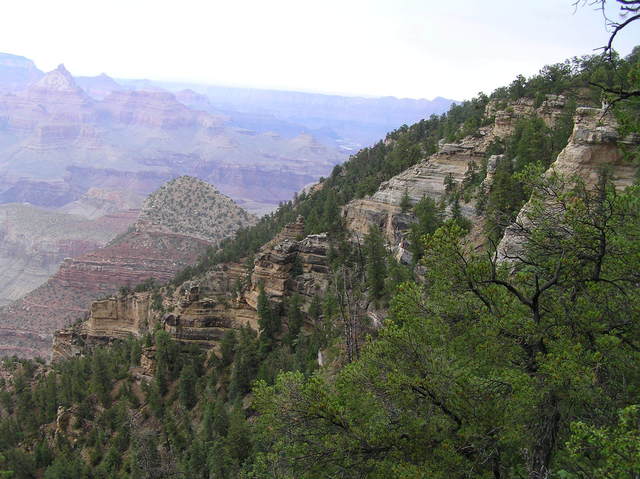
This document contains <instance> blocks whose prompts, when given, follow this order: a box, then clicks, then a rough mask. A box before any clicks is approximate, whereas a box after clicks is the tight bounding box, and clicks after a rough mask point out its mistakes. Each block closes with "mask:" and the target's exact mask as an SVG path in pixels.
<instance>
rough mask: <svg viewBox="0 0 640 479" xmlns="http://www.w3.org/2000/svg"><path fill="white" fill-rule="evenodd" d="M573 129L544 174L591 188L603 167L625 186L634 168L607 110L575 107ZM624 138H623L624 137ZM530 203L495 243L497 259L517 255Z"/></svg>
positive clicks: (617, 183) (631, 179)
mask: <svg viewBox="0 0 640 479" xmlns="http://www.w3.org/2000/svg"><path fill="white" fill-rule="evenodd" d="M574 120H575V122H574V128H573V132H572V134H571V137H570V138H569V142H568V143H567V146H566V147H565V148H564V149H563V150H562V151H561V152H560V154H559V155H558V158H557V159H556V161H555V162H554V163H553V164H552V165H551V167H550V168H549V170H548V171H547V173H546V174H547V175H550V174H552V173H557V174H559V175H562V176H563V177H565V178H566V179H568V180H571V179H572V178H578V179H580V180H581V181H583V182H584V184H585V185H586V186H587V188H594V187H595V186H596V185H597V184H598V181H599V179H600V176H601V174H602V173H603V171H604V170H606V171H607V173H608V174H609V175H610V178H611V180H612V181H613V183H614V185H615V186H616V188H618V189H623V188H626V187H627V186H630V185H632V184H633V183H634V181H635V179H636V178H637V170H638V167H637V166H636V165H634V164H632V163H630V162H628V161H625V160H624V158H623V155H622V152H621V150H620V148H619V143H620V141H622V140H623V139H621V138H620V137H619V134H618V124H617V122H616V120H615V118H614V117H613V114H612V113H611V112H610V111H608V110H602V109H598V108H585V107H583V108H578V109H577V110H576V114H575V119H574ZM624 140H625V141H626V140H627V139H624ZM529 212H530V204H529V203H527V204H525V205H524V207H523V208H522V209H521V210H520V212H519V213H518V217H517V218H516V221H515V223H514V224H513V225H511V226H509V227H507V229H506V230H505V234H504V236H503V238H502V240H501V242H500V244H499V246H498V254H499V259H500V260H508V259H510V258H515V257H517V256H518V253H519V251H521V250H522V247H523V242H524V238H523V236H522V235H521V234H520V232H521V231H526V230H527V226H529V225H531V220H530V219H529Z"/></svg>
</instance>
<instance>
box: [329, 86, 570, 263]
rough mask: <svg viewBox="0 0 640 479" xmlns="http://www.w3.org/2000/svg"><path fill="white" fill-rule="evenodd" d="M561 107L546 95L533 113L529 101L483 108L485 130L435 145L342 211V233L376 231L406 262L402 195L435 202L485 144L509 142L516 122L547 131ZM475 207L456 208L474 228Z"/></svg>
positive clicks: (480, 157) (481, 155)
mask: <svg viewBox="0 0 640 479" xmlns="http://www.w3.org/2000/svg"><path fill="white" fill-rule="evenodd" d="M565 103H566V101H565V99H564V97H562V96H557V95H548V97H547V99H546V100H545V101H544V102H543V103H542V105H541V106H540V107H538V108H534V102H533V100H532V99H527V98H523V99H520V100H518V101H516V102H511V103H504V104H499V103H498V102H496V101H491V102H489V103H488V105H487V106H486V108H485V114H484V117H485V123H489V124H488V125H487V126H483V127H480V128H479V129H478V131H477V132H476V133H475V134H474V135H471V136H467V137H465V138H463V139H462V140H461V141H460V142H459V143H445V142H441V143H440V145H439V150H438V151H437V152H436V153H435V154H433V155H431V156H429V157H428V158H425V159H424V160H422V161H421V162H419V163H418V164H416V165H414V166H412V167H410V168H408V169H407V170H405V171H403V172H402V173H400V174H399V175H397V176H395V177H393V178H391V179H390V180H389V181H386V182H384V183H382V185H380V187H379V189H378V191H376V192H375V193H374V194H373V195H371V196H370V197H366V198H363V199H357V200H353V201H351V202H350V203H349V204H347V205H346V206H345V207H344V208H343V211H342V215H343V219H344V221H345V224H346V227H347V229H348V230H349V231H351V232H352V233H353V235H354V236H355V237H356V238H362V237H363V236H364V235H366V234H367V232H368V230H369V226H371V225H377V226H379V227H380V228H381V229H382V231H383V233H384V235H385V237H386V239H387V242H388V243H389V244H390V245H391V246H393V247H394V248H396V249H397V250H398V251H397V253H398V255H399V257H406V251H404V249H403V242H404V237H405V233H406V231H407V229H408V228H409V227H410V225H411V224H412V223H413V222H414V221H415V218H414V217H413V214H412V213H411V212H406V213H403V212H402V210H401V208H400V202H401V200H402V197H403V196H404V195H405V193H406V194H407V195H408V197H409V200H410V203H411V204H413V205H414V204H416V203H417V202H418V201H420V199H421V198H423V197H424V196H427V197H429V198H432V199H433V200H435V201H436V202H440V201H441V200H443V198H444V197H445V194H446V190H445V179H446V178H450V179H451V180H453V181H454V182H455V183H457V184H460V183H461V182H462V180H463V178H464V176H465V173H466V172H467V169H468V168H469V165H470V164H471V163H472V162H473V163H474V164H475V166H476V167H480V165H481V164H482V162H483V161H484V159H485V158H486V153H487V151H488V149H489V147H490V146H491V144H492V143H493V142H494V141H496V140H502V139H505V138H507V137H509V136H510V135H511V134H512V133H513V132H514V130H515V127H516V122H517V120H518V119H520V118H524V117H527V116H530V115H537V116H539V117H540V118H542V119H543V120H544V121H545V123H547V124H548V125H549V126H552V125H553V124H554V123H555V121H556V120H557V118H558V117H559V116H560V115H561V114H562V111H563V108H564V106H565ZM488 169H489V168H488ZM487 181H490V177H489V178H488V179H487ZM475 206H476V205H475V200H471V201H469V202H467V203H465V202H461V203H460V207H461V213H462V214H463V215H464V216H466V217H467V218H469V219H471V220H472V222H473V223H474V224H478V222H479V218H477V217H476V214H475Z"/></svg>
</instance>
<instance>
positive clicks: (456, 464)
mask: <svg viewBox="0 0 640 479" xmlns="http://www.w3.org/2000/svg"><path fill="white" fill-rule="evenodd" d="M603 185H604V183H603ZM528 187H529V188H530V189H531V191H532V192H533V200H532V207H531V210H530V213H529V221H530V222H531V223H530V224H531V225H532V226H531V228H530V229H527V230H523V231H522V234H523V237H522V240H523V244H524V245H525V249H524V251H522V252H521V253H520V256H519V257H521V258H522V261H521V262H520V263H518V264H516V267H515V271H514V270H513V268H514V267H513V266H511V267H510V266H509V265H508V264H502V265H501V264H499V263H496V262H495V257H494V256H493V255H486V254H478V253H476V252H474V250H473V248H472V247H471V246H469V245H467V244H466V243H465V242H464V240H463V238H464V232H463V230H462V229H461V228H460V227H459V226H458V225H456V224H455V223H453V222H449V223H447V224H446V225H445V226H444V227H442V228H440V229H439V230H438V231H436V232H435V233H434V234H433V235H431V236H430V237H429V238H428V241H427V252H426V255H425V257H424V265H425V267H426V275H427V277H426V278H425V281H424V283H420V284H418V283H407V284H405V285H404V286H403V287H402V289H401V291H400V293H399V294H398V295H397V296H396V297H395V298H394V300H393V304H392V315H391V321H390V322H389V323H388V324H387V325H386V327H385V328H384V329H383V330H382V331H381V332H380V334H379V337H378V339H377V340H376V341H373V342H371V343H369V344H368V345H367V347H366V349H365V350H364V351H363V353H362V355H361V357H360V359H359V360H357V361H355V362H353V363H352V364H350V365H349V366H347V367H345V368H343V369H342V370H341V371H340V372H339V373H338V375H337V377H335V378H331V377H326V376H323V375H321V374H318V375H315V376H313V377H312V378H309V379H305V378H304V377H303V376H302V375H300V374H296V373H289V374H285V375H281V376H280V377H279V378H278V380H277V381H276V383H275V385H273V386H268V385H267V384H265V383H262V384H260V385H259V386H258V388H257V389H256V391H255V395H256V407H257V409H258V411H259V412H260V415H259V417H258V433H259V435H258V443H259V444H260V448H261V449H260V450H261V452H260V453H259V454H258V456H257V459H256V461H255V463H254V470H253V472H254V474H255V477H273V476H272V475H271V476H270V474H274V471H275V474H276V475H277V476H279V477H300V478H323V477H327V478H329V477H339V476H340V474H341V471H349V473H350V474H351V475H353V476H355V477H374V478H375V477H520V476H528V477H531V478H533V477H545V475H547V474H548V472H549V471H551V472H557V473H558V474H561V472H560V471H565V473H566V474H577V475H576V476H575V477H601V475H602V474H604V473H608V474H611V477H629V476H628V475H624V474H627V473H628V471H631V470H634V467H637V464H636V463H635V462H634V461H637V450H638V447H639V446H638V444H639V443H638V435H637V434H638V429H637V411H636V409H634V408H632V409H630V410H629V409H627V410H626V412H625V414H624V415H623V420H622V422H620V423H618V418H617V417H615V415H613V414H611V413H612V411H615V410H616V409H617V408H620V407H622V408H624V407H628V406H629V405H631V404H635V401H637V390H638V387H640V374H638V369H637V361H638V360H640V356H639V355H638V351H639V350H640V348H639V346H640V329H639V325H638V324H637V322H636V321H629V318H634V317H637V315H638V313H640V292H639V291H638V289H637V287H636V281H637V279H638V277H637V271H638V270H639V267H640V263H638V261H639V258H640V241H639V239H638V238H640V221H639V220H640V190H639V189H638V188H637V187H636V188H632V189H630V190H629V191H628V192H626V193H624V194H619V193H616V191H615V190H614V189H613V188H612V187H611V186H602V187H601V188H600V189H599V190H598V191H596V192H590V191H587V190H586V189H585V188H584V187H583V186H582V185H581V184H580V183H579V182H575V183H573V184H572V183H571V182H567V181H566V180H564V179H562V178H559V177H549V178H547V179H545V180H544V181H542V180H538V183H534V184H531V185H529V186H528ZM549 192H553V194H552V195H551V197H549V196H548V193H549ZM550 198H552V200H551V201H553V204H552V205H549V202H550ZM550 212H553V213H550ZM603 245H604V247H603ZM576 421H578V422H577V423H576ZM571 423H575V424H574V425H573V426H572V427H571ZM587 423H591V424H593V423H600V424H603V423H604V424H609V426H607V427H606V428H602V427H600V426H597V427H592V426H584V424H587ZM567 441H570V445H569V447H565V443H566V442H567ZM596 449H598V453H594V454H592V453H590V452H589V451H595V450H596ZM614 449H615V450H616V452H619V453H620V455H617V456H616V457H615V458H613V459H612V458H611V455H610V454H609V453H608V451H613V450H614ZM523 451H524V452H523ZM567 471H568V472H567ZM572 471H573V472H572ZM565 477H573V476H568V475H565Z"/></svg>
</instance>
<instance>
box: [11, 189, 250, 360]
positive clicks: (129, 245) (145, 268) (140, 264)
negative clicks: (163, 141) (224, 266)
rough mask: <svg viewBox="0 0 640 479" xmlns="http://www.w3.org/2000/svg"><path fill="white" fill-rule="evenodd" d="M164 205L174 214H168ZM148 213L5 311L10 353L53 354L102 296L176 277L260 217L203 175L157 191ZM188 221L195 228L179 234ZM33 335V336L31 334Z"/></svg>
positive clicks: (66, 264)
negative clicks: (52, 345) (57, 336)
mask: <svg viewBox="0 0 640 479" xmlns="http://www.w3.org/2000/svg"><path fill="white" fill-rule="evenodd" d="M183 189H184V190H185V191H186V192H187V193H188V198H189V201H186V197H185V196H184V194H185V192H184V191H183ZM199 201H201V202H202V204H203V205H205V206H206V208H205V209H203V208H201V207H200V206H201V205H200V206H199V205H198V202H199ZM164 208H166V209H167V210H168V211H169V213H167V214H165V215H164V216H163V214H162V213H163V212H162V210H163V209H164ZM156 210H160V211H156ZM140 216H141V219H140V220H139V221H138V222H137V223H136V224H135V225H134V227H133V228H132V229H131V230H130V231H128V232H127V233H125V234H123V235H121V236H120V237H118V238H116V239H115V240H114V241H112V242H111V243H110V244H108V245H107V246H105V247H104V248H100V249H97V250H95V251H92V252H89V253H86V254H84V255H81V256H78V257H76V258H69V259H66V260H65V261H64V262H63V263H62V265H61V266H60V268H59V270H58V271H57V273H56V274H55V275H54V276H53V277H51V278H50V279H49V280H48V281H47V282H46V283H45V284H43V285H42V286H40V287H39V288H37V289H36V290H34V291H32V292H31V293H29V294H27V295H26V296H24V297H23V298H21V299H20V300H18V301H16V302H14V303H12V304H11V305H10V306H7V307H5V308H3V309H2V310H0V327H4V328H5V329H4V330H2V331H0V345H5V347H6V348H9V350H10V347H11V346H17V347H20V348H28V347H31V348H32V351H31V353H30V355H38V354H39V355H46V351H47V349H48V346H49V345H48V344H47V343H48V342H49V341H50V337H51V334H52V333H53V331H55V330H56V329H60V328H63V327H65V326H67V325H68V324H70V323H72V322H74V321H75V320H77V319H80V318H82V317H83V316H84V313H85V311H86V310H87V309H88V307H89V305H90V304H91V302H92V301H93V300H95V299H96V298H99V297H101V296H105V295H110V294H112V293H114V292H115V291H117V290H118V288H119V287H121V286H135V285H137V284H139V283H141V282H143V281H145V280H147V279H149V278H153V279H155V280H157V281H159V282H165V281H168V280H170V279H172V278H173V277H174V275H175V274H176V273H177V272H178V271H180V270H182V269H183V268H184V267H185V266H187V265H189V264H193V263H195V262H196V261H197V259H198V257H199V256H200V255H201V254H202V253H204V251H205V250H206V249H207V248H208V247H209V246H211V245H214V244H216V243H217V242H219V241H220V240H222V239H224V238H225V237H227V236H228V235H231V234H233V233H234V232H235V231H236V230H237V229H239V228H241V227H244V226H248V225H250V224H252V223H253V222H254V221H255V219H254V218H253V217H251V216H250V215H247V214H246V213H245V212H243V211H242V210H241V208H239V207H238V206H237V205H235V204H234V203H233V202H232V201H231V200H230V199H229V198H226V197H223V196H222V195H220V194H219V193H218V192H217V191H216V190H215V189H214V188H213V187H212V186H211V185H207V184H205V183H203V182H201V181H200V180H197V179H195V178H181V179H179V180H176V181H173V182H171V183H169V184H168V185H167V186H166V187H165V188H164V189H161V190H159V191H158V192H156V193H154V194H153V195H151V196H150V197H149V198H148V199H147V201H146V202H145V205H144V208H143V211H142V213H141V215H140ZM184 225H189V226H190V227H191V229H192V230H193V231H194V233H192V234H189V232H185V233H184V234H180V233H175V232H173V231H177V230H180V228H181V227H182V226H184ZM12 329H20V330H21V336H20V337H19V338H18V337H16V336H15V335H12V332H11V331H12ZM26 332H31V333H32V336H31V338H29V337H28V335H27V333H26ZM36 332H37V334H36ZM43 335H44V336H43ZM46 336H49V338H47V337H46ZM16 351H17V350H16ZM21 354H23V355H24V354H25V350H24V349H22V350H21Z"/></svg>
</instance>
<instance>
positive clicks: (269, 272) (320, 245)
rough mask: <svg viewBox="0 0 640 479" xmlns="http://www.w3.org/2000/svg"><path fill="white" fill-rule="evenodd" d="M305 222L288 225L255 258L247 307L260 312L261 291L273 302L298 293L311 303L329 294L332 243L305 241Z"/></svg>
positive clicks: (317, 237)
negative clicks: (322, 294)
mask: <svg viewBox="0 0 640 479" xmlns="http://www.w3.org/2000/svg"><path fill="white" fill-rule="evenodd" d="M303 235H304V219H303V218H302V217H300V218H298V220H297V221H296V222H295V223H291V224H289V225H287V226H286V227H285V228H284V229H283V230H282V231H281V232H280V234H279V235H278V236H277V237H276V238H274V239H273V240H272V241H270V242H269V243H267V244H266V245H264V246H263V247H262V248H261V249H260V251H258V253H257V254H256V256H255V260H254V266H253V272H252V274H251V283H250V286H249V289H248V291H247V292H246V293H245V298H246V301H247V303H248V304H249V305H250V306H251V307H252V308H254V309H255V308H257V303H258V296H259V294H260V289H261V288H263V289H264V291H265V293H266V294H267V296H268V297H269V299H270V300H271V301H273V302H282V300H283V299H284V298H285V297H286V296H288V295H290V294H292V293H298V294H300V295H302V296H303V297H306V298H307V299H309V300H310V299H311V297H313V296H314V295H316V294H319V293H321V292H322V291H324V290H326V287H327V276H328V273H329V262H328V259H327V256H328V252H329V242H328V239H327V236H326V234H319V235H310V236H307V237H304V236H303Z"/></svg>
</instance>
